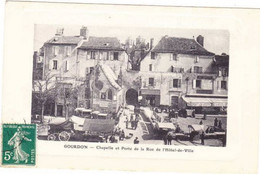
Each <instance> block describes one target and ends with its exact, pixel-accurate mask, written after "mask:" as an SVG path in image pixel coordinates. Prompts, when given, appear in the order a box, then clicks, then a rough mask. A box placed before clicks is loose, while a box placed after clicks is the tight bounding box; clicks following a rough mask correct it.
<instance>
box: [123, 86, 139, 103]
mask: <svg viewBox="0 0 260 174" xmlns="http://www.w3.org/2000/svg"><path fill="white" fill-rule="evenodd" d="M125 99H126V104H128V105H136V104H138V92H137V91H136V90H135V89H133V88H130V89H128V90H127V91H126V95H125Z"/></svg>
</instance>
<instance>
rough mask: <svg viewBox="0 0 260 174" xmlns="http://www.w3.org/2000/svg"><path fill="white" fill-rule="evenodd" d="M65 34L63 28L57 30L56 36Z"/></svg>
mask: <svg viewBox="0 0 260 174" xmlns="http://www.w3.org/2000/svg"><path fill="white" fill-rule="evenodd" d="M63 32H64V28H63V27H58V28H57V30H56V34H55V36H62V35H63Z"/></svg>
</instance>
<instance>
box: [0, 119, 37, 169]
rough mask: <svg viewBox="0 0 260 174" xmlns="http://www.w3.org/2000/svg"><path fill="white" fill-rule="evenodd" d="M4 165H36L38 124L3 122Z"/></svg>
mask: <svg viewBox="0 0 260 174" xmlns="http://www.w3.org/2000/svg"><path fill="white" fill-rule="evenodd" d="M2 140H3V141H2V147H3V149H2V164H3V165H35V153H36V151H35V150H36V148H35V147H36V142H35V141H36V125H34V124H3V139H2Z"/></svg>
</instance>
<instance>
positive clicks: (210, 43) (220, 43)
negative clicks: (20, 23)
mask: <svg viewBox="0 0 260 174" xmlns="http://www.w3.org/2000/svg"><path fill="white" fill-rule="evenodd" d="M58 27H63V28H64V33H63V35H64V36H76V35H79V32H80V28H81V26H65V25H63V26H60V25H35V33H34V51H38V50H39V48H40V47H42V45H43V44H44V42H46V41H47V40H49V39H50V38H52V37H53V36H54V35H55V33H56V29H57V28H58ZM86 27H87V28H88V30H89V36H99V37H117V38H118V39H119V40H120V42H121V43H125V40H126V39H127V38H128V37H130V38H131V39H133V40H135V39H136V38H137V37H138V36H141V37H143V38H144V39H145V41H146V42H149V41H150V38H154V44H155V45H156V43H158V42H159V40H160V39H161V38H162V37H163V36H165V35H168V36H169V37H183V38H190V39H192V38H193V37H195V38H196V37H197V36H198V35H202V36H203V37H204V48H206V49H207V50H208V51H210V52H213V53H215V54H221V53H226V54H229V32H228V31H227V30H201V29H192V30H191V29H174V28H136V27H102V26H86ZM155 45H154V46H155Z"/></svg>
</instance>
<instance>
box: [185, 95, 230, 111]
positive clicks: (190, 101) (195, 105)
mask: <svg viewBox="0 0 260 174" xmlns="http://www.w3.org/2000/svg"><path fill="white" fill-rule="evenodd" d="M182 101H183V107H184V108H186V109H194V110H195V113H196V114H204V113H205V114H212V115H218V114H222V115H226V114H227V113H226V111H227V104H228V98H227V96H215V95H186V96H182Z"/></svg>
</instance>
